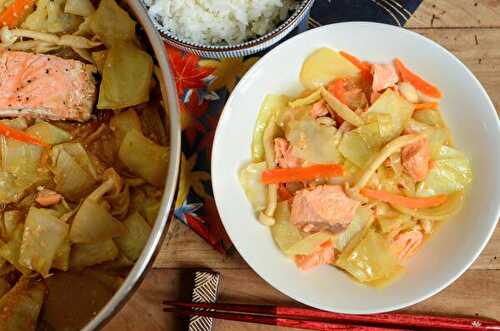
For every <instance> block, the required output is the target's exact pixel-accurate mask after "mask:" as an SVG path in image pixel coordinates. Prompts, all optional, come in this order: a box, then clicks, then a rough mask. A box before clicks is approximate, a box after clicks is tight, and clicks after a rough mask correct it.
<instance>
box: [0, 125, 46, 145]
mask: <svg viewBox="0 0 500 331" xmlns="http://www.w3.org/2000/svg"><path fill="white" fill-rule="evenodd" d="M0 135H3V136H6V137H8V138H12V139H15V140H19V141H22V142H25V143H28V144H32V145H37V146H42V147H47V146H48V145H47V144H46V143H44V142H43V141H41V140H39V139H37V138H35V137H32V136H30V135H29V134H27V133H24V132H23V131H20V130H17V129H14V128H11V127H10V126H7V125H5V124H1V123H0Z"/></svg>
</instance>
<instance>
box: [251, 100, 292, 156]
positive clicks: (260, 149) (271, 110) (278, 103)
mask: <svg viewBox="0 0 500 331" xmlns="http://www.w3.org/2000/svg"><path fill="white" fill-rule="evenodd" d="M287 106H288V97H287V96H284V95H268V96H266V98H265V99H264V102H263V103H262V106H261V107H260V111H259V115H258V117H257V121H256V122H255V128H254V131H253V139H252V161H253V162H260V161H264V158H265V155H264V145H263V142H262V138H263V136H264V130H265V129H266V127H267V125H268V124H269V120H270V119H271V117H273V116H275V117H276V118H278V117H279V116H280V115H279V114H280V112H281V111H282V110H284V109H285V108H286V107H287Z"/></svg>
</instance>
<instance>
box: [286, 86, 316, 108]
mask: <svg viewBox="0 0 500 331" xmlns="http://www.w3.org/2000/svg"><path fill="white" fill-rule="evenodd" d="M319 100H321V90H316V91H314V92H312V93H311V94H309V95H308V96H306V97H303V98H298V99H295V100H293V101H290V102H289V103H288V105H289V106H290V107H292V108H299V107H305V106H309V105H312V104H313V103H315V102H317V101H319Z"/></svg>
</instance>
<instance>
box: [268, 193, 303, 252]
mask: <svg viewBox="0 0 500 331" xmlns="http://www.w3.org/2000/svg"><path fill="white" fill-rule="evenodd" d="M274 218H275V219H276V223H274V225H273V226H271V234H272V236H273V239H274V241H275V242H276V244H277V245H278V247H279V248H280V249H281V251H282V252H284V253H285V252H287V251H288V250H289V249H291V248H292V247H293V246H294V245H295V244H296V243H298V242H299V241H301V240H302V237H303V236H302V234H301V232H300V230H299V229H298V228H297V227H296V226H294V225H293V224H291V223H290V208H289V207H288V202H286V201H284V202H280V203H278V206H277V207H276V212H275V214H274ZM285 254H286V253H285Z"/></svg>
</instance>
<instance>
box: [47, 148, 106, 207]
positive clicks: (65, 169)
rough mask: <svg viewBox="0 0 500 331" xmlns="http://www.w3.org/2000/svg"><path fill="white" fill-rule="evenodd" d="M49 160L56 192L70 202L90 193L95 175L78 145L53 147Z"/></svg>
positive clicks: (83, 150)
mask: <svg viewBox="0 0 500 331" xmlns="http://www.w3.org/2000/svg"><path fill="white" fill-rule="evenodd" d="M51 160H52V169H51V170H52V172H53V173H54V181H55V183H56V191H57V192H60V193H62V194H63V195H64V196H65V197H66V198H68V199H70V200H78V199H80V198H82V197H84V196H85V195H86V194H88V193H90V192H91V191H92V189H93V188H94V186H95V184H96V181H97V173H96V171H95V168H94V165H93V164H92V162H91V161H90V158H89V156H88V154H87V151H86V150H85V148H83V146H82V145H81V144H80V143H65V144H60V145H57V146H55V147H54V148H52V152H51Z"/></svg>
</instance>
